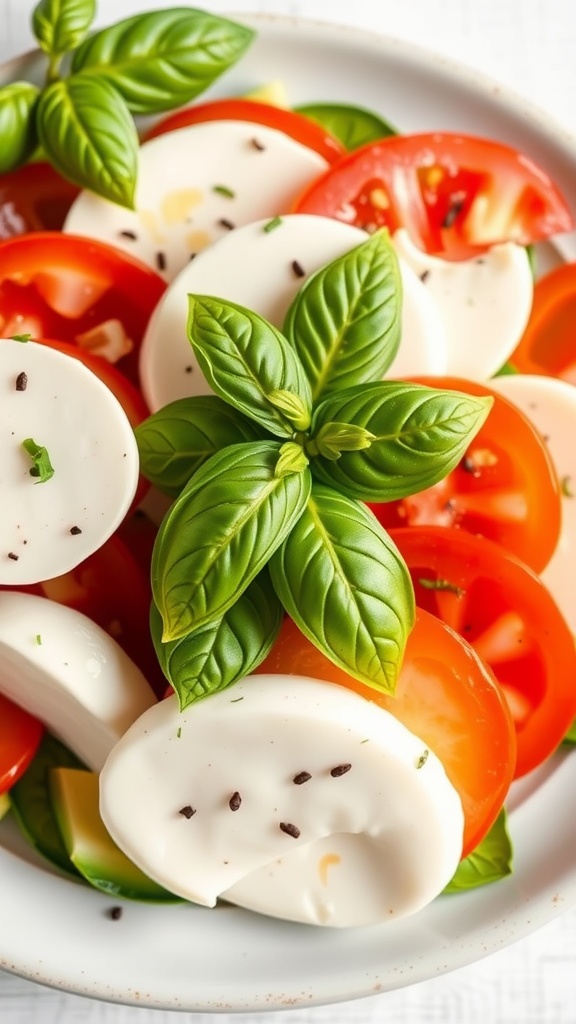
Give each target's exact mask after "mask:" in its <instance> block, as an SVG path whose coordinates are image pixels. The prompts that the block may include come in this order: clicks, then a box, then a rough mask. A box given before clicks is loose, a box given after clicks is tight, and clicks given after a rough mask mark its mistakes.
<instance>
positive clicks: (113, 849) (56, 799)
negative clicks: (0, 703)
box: [50, 768, 181, 903]
mask: <svg viewBox="0 0 576 1024" xmlns="http://www.w3.org/2000/svg"><path fill="white" fill-rule="evenodd" d="M50 796H51V800H52V807H53V810H54V815H55V818H56V821H57V823H58V827H59V829H60V832H61V835H62V840H63V843H64V846H65V847H66V851H67V853H68V856H69V858H70V860H71V862H72V864H73V865H74V866H75V868H76V869H77V870H78V871H79V872H80V874H81V875H82V876H83V877H84V878H85V879H86V881H87V882H90V884H91V885H93V886H94V887H95V888H96V889H101V890H102V892H106V893H108V894H110V895H114V896H122V897H124V898H126V899H132V900H144V901H147V902H156V903H179V902H181V899H180V897H179V896H175V895H174V893H171V892H168V890H167V889H164V888H163V887H162V886H160V885H158V884H157V883H156V882H153V881H152V879H151V878H148V876H147V875H145V874H144V873H143V872H142V871H140V868H138V867H136V865H135V864H133V863H132V861H131V860H129V858H128V857H127V856H126V855H125V854H124V853H122V850H120V849H119V847H118V846H116V843H115V842H114V840H113V839H112V838H111V836H110V835H109V833H108V832H107V830H106V828H105V826H104V823H103V821H102V819H101V817H100V811H99V777H98V774H97V773H96V772H89V771H82V770H79V769H76V768H53V769H52V771H51V772H50Z"/></svg>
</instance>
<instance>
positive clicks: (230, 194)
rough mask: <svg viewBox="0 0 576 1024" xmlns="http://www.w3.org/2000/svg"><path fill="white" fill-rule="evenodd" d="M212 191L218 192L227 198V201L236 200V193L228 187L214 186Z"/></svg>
mask: <svg viewBox="0 0 576 1024" xmlns="http://www.w3.org/2000/svg"><path fill="white" fill-rule="evenodd" d="M212 191H213V192H217V193H218V195H219V196H226V197H227V199H234V196H235V195H236V193H235V192H234V191H233V190H232V189H231V188H228V186H227V185H213V186H212Z"/></svg>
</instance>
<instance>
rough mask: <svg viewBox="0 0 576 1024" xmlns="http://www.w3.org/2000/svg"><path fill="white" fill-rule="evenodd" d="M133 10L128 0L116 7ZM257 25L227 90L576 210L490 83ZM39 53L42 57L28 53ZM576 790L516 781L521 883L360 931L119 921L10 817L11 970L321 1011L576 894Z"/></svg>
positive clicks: (145, 996)
mask: <svg viewBox="0 0 576 1024" xmlns="http://www.w3.org/2000/svg"><path fill="white" fill-rule="evenodd" d="M157 6H158V5H157ZM122 7H123V5H122V3H121V2H119V3H118V16H120V15H121V14H122ZM250 22H251V23H252V24H253V25H254V26H255V27H256V28H257V30H258V38H257V41H256V43H255V44H254V45H253V47H252V48H251V49H250V51H249V53H248V55H247V56H246V57H245V58H244V59H243V60H242V62H241V63H240V64H239V65H238V66H237V67H236V68H235V69H234V70H233V71H232V72H231V73H229V74H228V75H227V76H226V77H225V78H224V79H222V80H221V82H220V83H219V86H218V93H221V94H224V93H226V92H229V91H232V92H243V91H245V90H247V89H250V88H254V87H255V86H257V85H259V84H261V83H263V82H266V81H269V80H272V79H276V78H282V79H283V80H284V81H285V83H286V85H287V88H288V93H289V96H290V100H291V101H292V102H294V103H298V102H304V101H306V100H312V99H333V100H346V101H348V102H352V103H355V102H356V103H359V104H363V105H364V106H368V107H371V108H373V109H380V110H381V112H382V114H384V115H385V116H386V117H388V118H389V119H390V120H391V121H392V122H393V123H395V124H397V125H398V126H400V127H401V128H403V129H405V130H419V129H422V130H426V129H461V130H465V131H473V132H475V133H477V134H485V135H489V136H492V137H496V138H501V139H503V140H506V141H507V142H509V143H512V144H515V145H517V146H518V147H519V148H522V149H524V150H526V151H527V152H529V153H530V154H531V155H532V156H533V157H534V158H535V159H537V160H539V161H540V162H541V163H542V164H543V165H544V166H545V167H546V168H547V170H548V171H549V172H550V173H551V175H552V176H553V177H554V178H555V179H556V181H557V182H558V184H559V185H560V186H561V188H562V189H563V191H564V192H565V194H566V195H567V197H568V198H569V199H570V201H571V203H572V205H573V207H574V209H576V143H575V141H574V140H573V139H571V138H569V137H566V136H564V135H563V134H562V133H561V132H560V131H556V130H555V129H554V128H553V127H550V122H549V119H548V118H545V117H539V116H538V113H537V112H536V111H534V110H533V109H532V108H531V107H530V105H529V104H525V103H524V102H522V101H521V100H519V99H518V98H516V97H513V96H511V95H509V94H507V93H506V92H504V91H503V90H502V89H500V88H498V87H497V86H496V85H494V84H493V83H491V82H489V81H487V80H485V79H483V78H482V77H480V76H477V75H475V74H472V73H470V72H468V71H466V70H465V69H463V68H461V67H458V66H454V65H452V64H451V63H450V62H448V61H446V60H445V59H440V58H437V57H434V56H433V55H430V54H428V53H425V52H423V51H421V50H417V49H413V48H411V47H409V46H406V45H404V44H400V43H398V42H394V41H390V40H388V39H378V38H376V37H374V36H372V35H367V34H365V33H361V32H358V33H355V32H354V31H353V30H351V29H349V28H346V29H344V28H336V27H329V26H326V25H322V26H321V25H316V24H313V23H310V22H305V21H302V22H298V21H294V20H284V19H282V18H256V17H254V18H250ZM34 62H35V57H34V56H32V57H30V58H26V59H25V61H24V63H28V64H29V65H30V66H33V65H34ZM17 70H20V71H21V70H22V62H20V64H19V65H18V66H17V65H15V64H14V63H13V64H12V65H11V66H9V67H5V68H4V69H1V70H0V80H1V79H2V77H3V78H4V79H6V78H8V77H9V76H10V77H14V76H15V73H16V71H17ZM344 70H345V74H344ZM344 82H345V89H344V84H343V83H344ZM343 90H344V93H343ZM562 245H563V251H562V256H563V257H564V258H576V243H575V241H574V239H573V238H567V239H565V240H564V241H563V243H562ZM575 791H576V754H575V755H565V754H561V755H558V756H557V757H555V758H554V759H553V761H552V762H550V764H549V765H547V766H546V768H545V769H543V770H541V771H540V772H538V773H536V775H535V776H534V777H533V778H530V779H529V780H525V781H524V782H523V783H522V784H521V785H517V786H516V788H515V789H514V792H513V793H512V795H511V800H510V828H511V833H512V837H513V841H514V845H515V850H516V856H515V873H514V875H513V876H512V877H511V878H509V879H506V880H505V881H503V882H501V883H499V884H497V885H494V886H488V887H487V888H485V889H481V890H477V891H476V892H473V893H470V894H466V895H457V896H450V897H442V898H440V899H438V900H436V901H435V902H434V903H433V904H432V905H431V906H429V907H428V908H427V909H426V910H425V911H423V912H421V913H419V914H418V915H416V916H415V917H413V918H411V919H409V920H406V921H399V922H396V923H392V924H388V925H386V926H384V927H376V928H370V929H361V930H353V931H348V932H347V931H330V930H321V929H317V928H312V927H303V926H297V925H293V924H283V923H279V922H276V921H274V920H269V919H266V918H263V917H258V916H256V915H252V914H249V913H245V912H243V911H240V910H237V909H234V908H222V909H217V910H214V911H210V910H204V909H201V908H196V907H192V906H187V905H174V906H168V907H161V906H149V905H144V904H127V905H126V906H125V909H124V913H123V916H122V917H121V919H120V920H118V921H113V920H111V919H110V917H109V915H108V910H109V908H110V906H111V900H110V899H108V898H106V897H105V896H103V895H101V894H99V893H97V892H95V891H93V890H91V889H89V888H86V887H84V886H82V885H80V884H76V883H75V882H72V881H68V880H67V879H65V878H63V877H58V876H57V875H55V874H54V873H53V872H51V870H50V869H49V868H48V867H47V866H46V865H45V864H44V863H40V861H38V860H36V859H34V857H33V855H32V853H31V851H30V850H29V849H28V848H26V846H25V845H24V843H23V842H22V841H21V840H20V839H19V837H18V836H17V835H16V833H15V831H14V829H13V826H12V825H11V824H10V822H8V821H5V822H4V823H2V824H1V825H0V967H2V968H4V969H6V970H9V971H14V972H16V973H18V974H21V975H23V976H25V977H27V978H31V979H32V980H35V981H40V982H42V983H44V984H48V985H53V986H57V987H59V988H63V989H66V990H69V991H71V992H76V993H80V994H86V995H90V996H97V997H99V998H100V999H105V1000H112V1001H117V1002H122V1003H134V1004H140V1005H146V1006H155V1007H165V1008H174V1009H187V1010H191V1011H193V1010H196V1011H200V1010H203V1011H208V1012H214V1011H218V1010H222V1011H231V1010H232V1011H248V1010H251V1011H254V1010H272V1009H281V1008H285V1007H288V1006H311V1005H316V1004H321V1003H329V1002H336V1001H342V1000H348V999H354V998H358V997H361V996H367V995H371V994H373V993H377V992H383V991H387V990H391V989H395V988H399V987H401V986H403V985H408V984H412V983H414V982H418V981H423V980H425V979H427V978H430V977H433V976H434V975H437V974H441V973H443V972H445V971H449V970H452V969H454V968H456V967H459V966H462V965H464V964H467V963H470V962H471V961H473V960H476V959H478V958H480V957H483V956H485V955H487V954H489V953H491V952H493V951H495V950H498V949H500V948H502V946H505V945H506V944H508V943H510V942H513V941H515V940H517V939H520V938H522V936H524V935H526V934H527V933H528V932H530V931H532V930H533V929H535V928H538V927H540V926H541V925H544V924H546V923H547V922H549V921H550V920H551V919H552V918H553V917H554V916H556V915H557V914H558V913H559V912H560V911H561V910H563V909H567V908H568V907H571V906H573V905H574V904H576V857H575V856H574V851H575V850H576V816H575V815H574V814H573V813H571V811H568V812H567V809H569V808H572V807H573V803H574V792H575Z"/></svg>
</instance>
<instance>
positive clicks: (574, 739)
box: [562, 722, 576, 746]
mask: <svg viewBox="0 0 576 1024" xmlns="http://www.w3.org/2000/svg"><path fill="white" fill-rule="evenodd" d="M562 742H563V743H565V744H566V746H573V745H574V744H575V743H576V722H572V725H571V726H570V728H569V729H568V732H567V733H566V735H565V736H564V739H563V741H562Z"/></svg>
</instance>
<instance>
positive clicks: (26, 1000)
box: [0, 0, 576, 1024]
mask: <svg viewBox="0 0 576 1024" xmlns="http://www.w3.org/2000/svg"><path fill="white" fill-rule="evenodd" d="M171 2H172V5H173V6H179V5H180V4H181V3H183V2H184V0H171ZM195 2H196V6H199V7H203V8H205V9H209V10H214V11H217V12H219V13H221V12H230V13H233V14H239V13H241V12H242V11H246V10H256V11H259V12H266V13H269V12H270V13H283V14H290V15H299V16H302V17H308V18H317V19H321V20H325V21H334V22H339V23H344V24H352V25H358V26H361V27H364V28H369V29H373V30H374V31H379V32H381V33H385V34H388V35H392V36H397V37H399V38H402V39H407V40H410V41H412V42H416V43H418V44H420V45H423V46H426V47H428V48H431V49H434V50H436V51H438V52H440V53H443V54H446V55H448V56H451V57H454V58H456V59H458V60H459V61H461V62H464V63H467V64H469V65H470V66H472V67H474V68H477V69H479V70H481V71H483V72H485V73H487V74H489V75H491V76H492V77H493V78H495V79H497V80H499V81H500V82H501V83H503V84H504V85H507V86H509V87H511V88H513V89H514V90H515V91H516V92H520V93H522V94H524V95H525V96H527V97H528V98H529V99H531V100H532V101H533V102H535V103H536V104H538V105H539V106H540V108H541V109H542V112H543V117H547V116H550V117H552V118H553V119H555V120H556V121H561V122H563V123H564V124H565V125H566V126H567V127H568V128H572V129H573V130H574V131H576V109H575V108H576V4H575V0H252V2H250V0H236V2H235V0H227V2H226V0H225V2H219V0H195ZM164 5H165V6H167V2H166V0H165V3H164ZM33 6H34V0H0V60H3V59H5V58H6V57H8V56H11V55H12V54H15V53H16V52H18V51H21V50H23V49H27V48H30V47H31V46H32V36H31V34H30V31H29V28H28V21H29V12H30V11H31V9H32V7H33ZM158 6H161V2H160V0H124V3H123V5H122V11H121V13H122V14H125V13H126V14H131V13H136V12H137V11H138V10H141V9H143V8H148V9H151V8H154V7H158ZM119 14H120V12H119V10H118V3H117V2H116V0H100V2H99V23H100V24H106V23H108V22H110V21H114V20H116V19H117V17H119ZM564 810H565V812H566V813H575V810H574V808H570V809H568V808H566V809H564ZM574 853H575V857H576V851H575V852H574ZM1 915H2V907H0V917H1ZM176 1020H179V1021H180V1020H181V1021H185V1022H186V1024H376V1022H378V1024H381V1022H382V1024H576V910H573V911H570V912H568V913H565V914H563V915H562V916H560V917H559V918H558V919H557V920H556V921H555V922H554V923H553V924H551V925H548V926H547V927H546V928H544V929H542V930H541V931H539V932H537V933H535V934H534V935H532V936H531V937H530V938H528V939H524V940H523V941H521V942H519V943H517V944H516V945H514V946H511V947H509V948H508V949H505V950H503V951H502V952H500V953H497V954H493V955H492V956H490V957H489V958H487V959H485V960H483V961H481V962H480V963H478V964H475V965H473V966H470V967H466V968H463V969H461V970H459V971H456V972H454V973H452V974H449V975H445V976H443V977H441V978H438V979H436V980H434V981H429V982H425V983H423V984H420V985H416V986H412V987H410V988H407V989H403V990H402V991H400V992H397V993H391V994H386V995H381V996H377V997H374V998H370V999H364V1000H361V1001H357V1002H353V1003H347V1004H343V1005H340V1006H332V1007H326V1008H325V1009H322V1008H320V1009H310V1010H294V1011H288V1012H278V1013H275V1014H259V1015H252V1014H238V1015H234V1016H230V1015H227V1014H224V1015H217V1016H215V1015H210V1014H178V1017H176V1015H175V1013H172V1012H164V1011H161V1010H146V1009H140V1008H135V1009H133V1008H127V1007H126V1008H124V1007H119V1006H112V1005H108V1004H105V1003H98V1002H93V1001H91V1000H88V999H83V998H80V997H77V996H67V995H65V994H63V993H60V992H56V991H51V990H49V989H44V988H40V987H38V986H36V985H33V984H31V983H29V982H26V981H22V980H20V979H18V978H15V977H13V976H10V975H7V974H2V973H0V1024H176Z"/></svg>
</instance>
